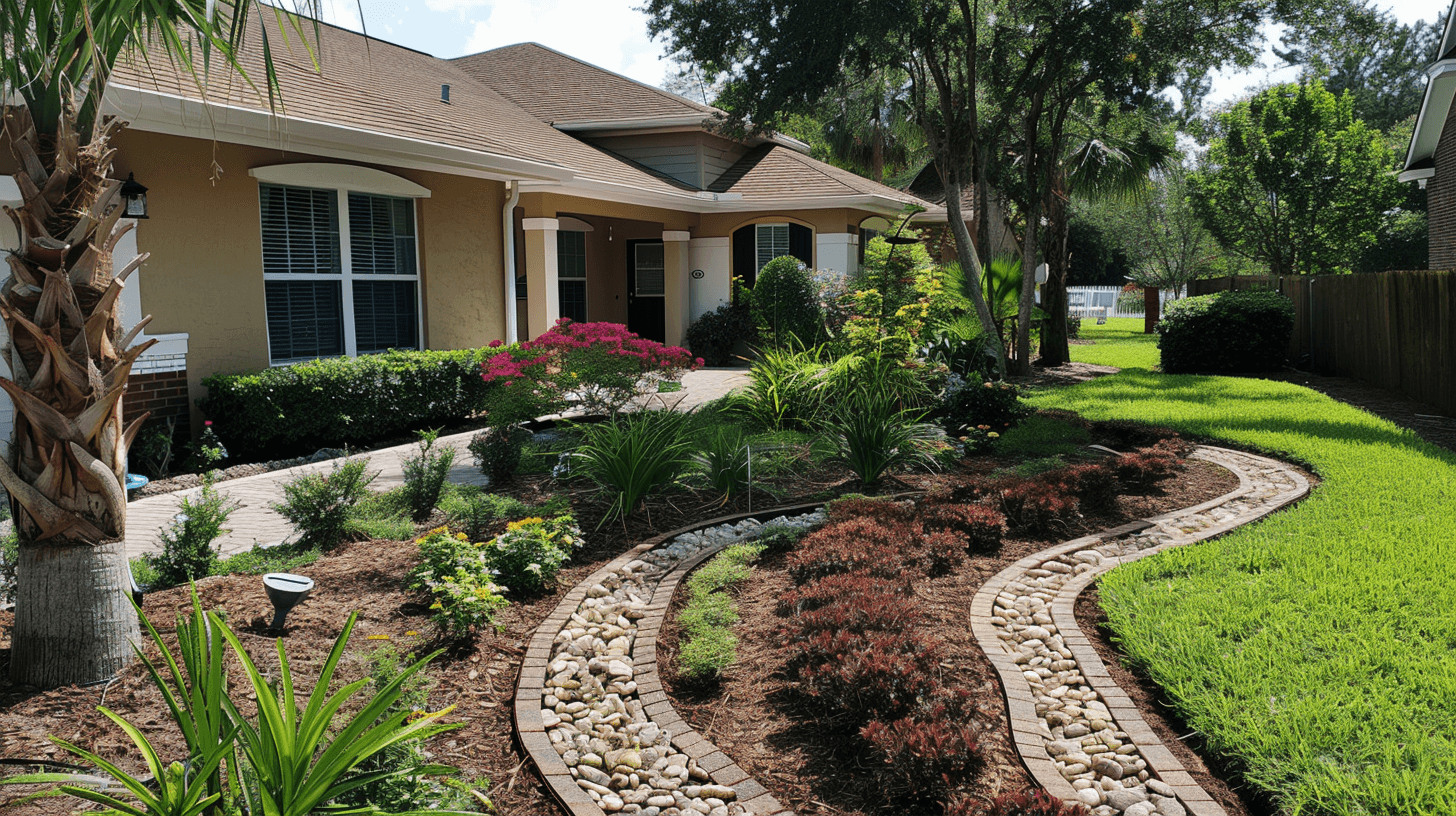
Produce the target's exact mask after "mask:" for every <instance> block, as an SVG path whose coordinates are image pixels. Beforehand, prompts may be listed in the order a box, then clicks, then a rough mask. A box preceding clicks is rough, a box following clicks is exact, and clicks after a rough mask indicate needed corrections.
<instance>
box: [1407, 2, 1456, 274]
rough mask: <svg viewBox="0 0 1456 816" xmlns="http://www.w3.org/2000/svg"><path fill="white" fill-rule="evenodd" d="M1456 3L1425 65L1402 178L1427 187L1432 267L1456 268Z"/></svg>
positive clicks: (1430, 260)
mask: <svg viewBox="0 0 1456 816" xmlns="http://www.w3.org/2000/svg"><path fill="white" fill-rule="evenodd" d="M1453 23H1456V3H1453V4H1452V7H1451V13H1448V14H1447V15H1446V30H1445V32H1444V33H1443V34H1442V36H1441V44H1440V46H1439V50H1438V51H1437V52H1436V55H1435V56H1436V61H1435V62H1434V63H1433V64H1432V65H1431V67H1430V68H1428V69H1426V76H1427V78H1428V79H1427V81H1426V95H1425V98H1424V99H1423V100H1422V101H1421V112H1420V115H1418V116H1417V117H1416V127H1415V132H1414V133H1412V134H1411V142H1410V150H1409V151H1408V152H1407V153H1406V160H1405V168H1404V170H1402V172H1401V174H1400V180H1401V181H1418V182H1420V185H1421V187H1423V188H1425V190H1426V204H1427V211H1428V218H1429V230H1430V233H1429V236H1430V237H1429V239H1428V240H1429V247H1428V249H1429V252H1430V259H1429V264H1428V265H1429V267H1430V268H1431V269H1456V117H1453V116H1452V115H1451V113H1452V111H1451V102H1452V100H1453V99H1456V27H1453Z"/></svg>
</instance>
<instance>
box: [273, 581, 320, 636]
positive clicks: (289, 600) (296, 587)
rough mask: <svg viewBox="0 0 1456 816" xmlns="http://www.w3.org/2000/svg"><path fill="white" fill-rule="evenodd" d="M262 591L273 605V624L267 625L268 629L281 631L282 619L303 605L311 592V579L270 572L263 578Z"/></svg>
mask: <svg viewBox="0 0 1456 816" xmlns="http://www.w3.org/2000/svg"><path fill="white" fill-rule="evenodd" d="M263 591H264V592H267V593H268V600H269V601H271V602H272V603H273V622H272V623H270V624H268V628H269V629H271V630H273V631H282V629H283V619H284V618H286V617H288V613H289V611H290V610H292V609H293V607H295V606H298V605H299V604H301V603H303V600H304V599H305V598H307V597H308V593H310V592H312V591H313V579H312V578H305V577H303V576H302V575H290V574H289V573H286V572H270V573H268V574H267V575H264V576H263Z"/></svg>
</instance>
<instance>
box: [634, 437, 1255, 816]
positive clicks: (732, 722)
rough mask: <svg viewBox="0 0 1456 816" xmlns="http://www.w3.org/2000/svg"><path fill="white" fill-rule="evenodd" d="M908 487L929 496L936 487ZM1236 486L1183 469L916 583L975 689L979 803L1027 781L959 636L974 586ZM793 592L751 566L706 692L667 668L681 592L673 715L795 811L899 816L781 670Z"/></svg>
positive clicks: (933, 632) (993, 689)
mask: <svg viewBox="0 0 1456 816" xmlns="http://www.w3.org/2000/svg"><path fill="white" fill-rule="evenodd" d="M944 478H946V477H941V479H939V480H936V481H940V480H943V479H944ZM950 478H954V477H950ZM962 478H965V477H962ZM906 481H908V482H911V483H912V484H913V486H916V487H928V486H930V484H929V482H930V481H931V479H907V480H906ZM1237 486H1238V479H1237V478H1236V477H1234V476H1233V475H1232V474H1230V473H1229V472H1228V471H1226V470H1224V469H1222V468H1219V467H1216V466H1214V465H1210V464H1207V463H1202V462H1195V461H1190V462H1189V467H1188V469H1187V470H1186V471H1185V472H1184V473H1182V474H1180V475H1179V477H1177V478H1176V479H1175V480H1170V481H1169V482H1166V483H1165V484H1164V487H1163V489H1162V490H1161V491H1160V492H1158V493H1156V494H1154V495H1149V496H1124V497H1121V498H1120V499H1119V500H1118V509H1117V512H1116V513H1114V514H1111V515H1108V516H1104V517H1096V518H1084V519H1081V520H1079V521H1078V522H1077V523H1076V524H1074V525H1071V526H1070V527H1069V528H1068V529H1066V530H1064V531H1061V532H1060V533H1059V535H1058V536H1057V538H1056V539H1055V540H1007V541H1006V542H1005V543H1004V545H1003V547H1002V550H1001V552H1000V553H999V554H998V555H996V556H995V557H973V558H971V559H969V561H968V562H967V564H966V565H965V567H964V568H962V569H960V570H959V571H957V572H956V573H954V574H952V575H948V576H945V577H941V578H934V579H928V578H927V579H922V580H921V581H919V582H918V583H917V584H916V586H915V592H916V594H917V595H918V596H919V597H920V599H921V600H922V601H923V608H924V610H925V612H926V614H927V616H928V617H929V618H930V621H931V623H930V625H928V626H927V627H925V628H924V629H923V630H920V631H919V632H918V633H919V634H924V635H928V636H934V637H937V638H939V639H941V640H943V641H944V642H945V643H946V645H947V652H948V654H949V659H948V660H947V661H946V662H945V663H943V664H942V668H943V669H944V671H945V674H944V675H943V680H944V681H945V682H947V683H948V684H950V685H951V686H953V687H959V688H962V689H965V690H967V691H969V692H971V693H972V694H973V695H974V699H975V700H976V701H977V705H976V709H977V711H978V712H979V714H980V716H979V720H980V721H979V723H978V724H979V725H980V727H981V729H982V733H983V738H982V741H981V744H982V747H983V750H984V751H985V755H986V757H987V763H986V766H985V768H984V769H983V770H982V771H981V773H980V775H979V776H978V777H977V778H976V779H975V780H973V781H972V784H971V785H970V787H971V789H972V790H973V791H974V794H975V795H977V796H983V797H985V798H988V799H989V798H991V797H993V796H995V795H997V794H1000V793H1006V792H1010V791H1021V790H1024V789H1025V788H1026V787H1027V786H1028V784H1029V783H1030V778H1029V776H1028V775H1027V774H1026V772H1025V770H1024V768H1023V767H1022V765H1021V763H1020V761H1019V759H1018V758H1017V756H1016V754H1015V750H1014V747H1013V745H1012V743H1011V741H1010V736H1009V734H1010V726H1009V723H1008V720H1007V718H1006V709H1005V706H1004V704H1003V698H1002V696H1001V688H1000V684H999V681H998V680H997V677H996V674H995V672H994V670H993V669H992V667H991V665H990V663H989V662H988V661H987V660H986V657H985V655H983V654H982V653H981V651H980V649H979V648H978V647H977V646H976V644H975V641H974V640H973V639H972V638H971V637H970V635H969V632H968V630H967V628H966V618H965V616H966V610H967V608H968V607H969V605H970V602H971V598H972V597H973V596H974V595H975V592H976V590H977V589H978V588H979V587H980V586H981V584H982V583H983V582H984V581H985V580H986V579H987V578H989V577H991V576H993V575H995V574H996V573H997V572H999V571H1001V570H1002V569H1004V568H1005V567H1006V566H1008V565H1009V564H1011V563H1012V562H1014V561H1016V560H1017V559H1019V558H1022V557H1024V556H1026V555H1029V554H1031V553H1034V552H1037V551H1039V550H1042V549H1045V548H1046V547H1048V546H1051V545H1052V544H1054V543H1056V542H1057V541H1062V540H1066V539H1070V538H1075V537H1077V536H1080V535H1085V534H1088V533H1092V532H1096V531H1098V530H1103V529H1107V528H1109V527H1113V526H1116V525H1117V524H1120V523H1123V522H1126V521H1130V520H1133V519H1137V518H1143V517H1146V516H1149V515H1154V514H1157V513H1161V512H1167V511H1169V510H1174V509H1177V508H1182V507H1188V506H1191V505H1194V504H1198V503H1200V502H1203V501H1206V500H1208V499H1211V498H1214V497H1216V496H1220V495H1223V494H1225V493H1227V492H1229V491H1231V490H1233V489H1235V488H1236V487H1237ZM791 586H792V581H791V580H790V578H789V576H788V574H787V572H786V568H785V563H784V558H783V557H782V556H777V557H767V558H765V559H764V560H762V561H760V562H759V563H758V564H757V565H756V567H755V570H754V575H753V579H752V580H751V581H749V582H747V583H746V584H744V585H742V586H741V587H740V589H739V590H738V591H737V600H738V611H739V614H740V615H741V617H742V620H741V622H740V623H739V625H738V626H737V627H736V628H735V632H736V634H737V635H738V638H739V646H738V663H737V664H736V665H735V666H734V667H733V668H732V669H730V670H729V671H728V672H727V674H726V676H725V677H724V678H723V680H722V681H721V682H719V683H716V684H712V685H709V686H703V685H699V684H694V683H692V682H690V681H685V680H682V679H680V678H677V677H676V676H675V675H674V673H673V671H672V666H673V665H674V662H675V658H676V655H677V648H678V635H679V632H678V628H677V625H676V618H677V612H678V610H679V609H680V607H681V604H682V603H683V602H684V600H685V598H684V596H683V595H681V594H680V595H679V596H678V597H677V598H675V599H674V607H673V609H672V610H671V613H670V614H669V617H668V622H667V624H666V625H665V626H664V628H663V633H662V635H661V636H660V638H659V640H658V661H659V666H660V668H661V670H662V673H663V677H664V686H665V687H666V689H667V691H668V694H669V696H670V697H671V699H672V701H673V704H674V706H676V707H677V710H678V713H679V714H680V715H681V716H682V717H683V718H684V719H685V720H687V721H688V722H689V723H690V724H691V725H692V726H693V728H694V729H696V730H697V731H698V732H699V733H701V734H702V735H703V736H704V737H705V738H707V739H709V740H711V741H712V742H714V743H715V744H716V745H717V746H718V747H720V748H722V749H723V750H724V751H725V752H726V753H727V754H728V755H729V756H731V757H732V758H733V760H734V761H735V762H737V763H738V765H739V766H741V767H742V768H743V769H744V770H745V771H746V772H748V773H749V774H751V775H752V776H753V777H754V778H755V779H757V780H758V781H759V782H761V783H762V784H764V785H765V786H766V787H767V788H768V789H769V791H770V792H771V793H772V794H773V795H774V796H775V797H776V798H778V800H779V801H780V802H782V803H784V804H785V805H787V806H790V807H793V808H794V809H795V811H796V812H798V813H802V814H820V813H823V814H836V815H840V814H842V815H843V816H868V815H869V814H886V813H897V812H899V811H898V810H897V809H896V808H893V807H891V806H889V805H887V804H886V803H885V802H884V801H883V799H882V798H881V797H880V795H879V793H878V791H877V790H876V788H875V787H874V783H873V777H872V774H871V773H869V771H870V768H869V767H868V766H867V763H868V762H873V761H874V760H873V759H872V758H871V757H869V756H868V755H867V753H866V752H865V751H864V750H863V748H862V746H861V743H860V742H859V740H858V739H857V738H856V737H854V736H853V734H852V733H846V732H845V731H844V730H843V729H833V728H828V727H826V724H825V723H824V721H823V720H822V719H821V712H819V711H818V710H816V709H814V708H812V707H809V706H806V705H804V704H803V702H802V701H801V700H800V698H799V697H798V696H797V695H796V693H795V684H794V682H793V681H792V680H790V679H789V677H788V676H787V674H786V673H785V670H784V667H785V664H786V662H787V659H788V649H787V648H786V645H785V644H784V643H783V642H782V638H781V636H780V627H781V626H782V625H783V623H784V619H783V618H781V617H779V616H778V614H777V612H776V606H777V602H778V599H779V598H780V597H781V596H782V595H783V593H784V592H785V591H786V590H787V589H788V588H789V587H791Z"/></svg>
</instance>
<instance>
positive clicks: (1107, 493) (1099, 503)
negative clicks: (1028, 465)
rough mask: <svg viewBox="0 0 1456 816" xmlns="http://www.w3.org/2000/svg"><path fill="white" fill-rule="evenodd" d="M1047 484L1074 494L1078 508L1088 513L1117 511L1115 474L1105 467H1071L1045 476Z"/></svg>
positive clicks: (1098, 465)
mask: <svg viewBox="0 0 1456 816" xmlns="http://www.w3.org/2000/svg"><path fill="white" fill-rule="evenodd" d="M1047 482H1048V483H1051V484H1057V485H1059V486H1061V487H1062V489H1064V490H1065V491H1067V492H1070V493H1075V494H1076V496H1077V502H1078V505H1079V507H1080V508H1081V509H1083V510H1086V511H1087V512H1089V513H1111V512H1113V511H1114V510H1116V509H1117V494H1118V489H1117V487H1118V485H1117V474H1116V473H1115V472H1113V469H1112V468H1110V467H1108V466H1107V465H1103V464H1096V465H1072V466H1071V467H1065V468H1062V469H1060V470H1056V471H1053V472H1052V473H1049V474H1047Z"/></svg>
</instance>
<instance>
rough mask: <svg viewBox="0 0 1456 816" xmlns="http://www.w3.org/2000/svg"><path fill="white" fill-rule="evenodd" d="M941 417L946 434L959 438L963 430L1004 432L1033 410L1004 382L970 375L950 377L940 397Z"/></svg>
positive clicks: (1015, 390)
mask: <svg viewBox="0 0 1456 816" xmlns="http://www.w3.org/2000/svg"><path fill="white" fill-rule="evenodd" d="M939 412H940V414H941V415H942V416H943V417H944V425H945V428H946V431H947V432H948V433H951V434H956V435H960V434H961V433H963V429H966V428H979V427H980V426H983V425H984V426H986V427H984V428H981V430H982V431H989V432H995V433H998V434H999V433H1005V432H1006V431H1007V430H1008V429H1010V428H1012V427H1014V426H1015V425H1016V424H1017V423H1019V422H1020V421H1021V420H1022V419H1024V418H1026V417H1027V416H1030V415H1031V412H1032V409H1031V408H1030V407H1028V406H1027V405H1026V404H1025V403H1023V402H1022V401H1021V390H1020V389H1019V388H1017V387H1016V386H1014V385H1012V384H1010V383H1006V382H995V381H992V380H988V379H985V378H983V377H982V376H981V375H979V374H973V375H971V376H969V377H966V378H964V379H962V378H961V377H958V376H955V375H952V376H951V378H950V381H949V382H948V383H946V386H945V392H944V394H942V395H941V398H940V410H939Z"/></svg>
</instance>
